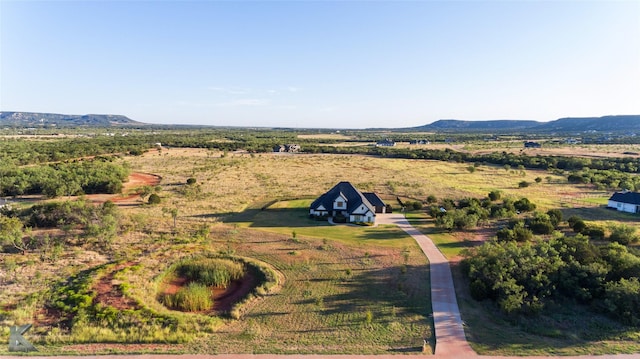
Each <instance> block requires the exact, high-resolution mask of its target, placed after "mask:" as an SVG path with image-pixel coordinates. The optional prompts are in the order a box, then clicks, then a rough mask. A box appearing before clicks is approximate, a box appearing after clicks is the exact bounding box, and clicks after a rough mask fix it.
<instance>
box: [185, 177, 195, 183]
mask: <svg viewBox="0 0 640 359" xmlns="http://www.w3.org/2000/svg"><path fill="white" fill-rule="evenodd" d="M196 182H197V180H196V179H195V178H193V177H189V178H187V184H188V185H194V184H196Z"/></svg>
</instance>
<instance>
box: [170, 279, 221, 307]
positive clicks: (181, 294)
mask: <svg viewBox="0 0 640 359" xmlns="http://www.w3.org/2000/svg"><path fill="white" fill-rule="evenodd" d="M162 301H163V302H164V305H166V306H167V307H170V308H177V309H180V310H184V311H188V312H200V311H206V310H211V308H213V298H212V297H211V290H210V289H209V287H207V286H206V285H204V284H201V283H196V282H192V283H189V284H188V285H187V286H186V287H184V288H181V289H180V290H178V291H177V292H176V293H175V294H166V295H164V296H163V297H162Z"/></svg>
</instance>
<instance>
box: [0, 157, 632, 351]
mask: <svg viewBox="0 0 640 359" xmlns="http://www.w3.org/2000/svg"><path fill="white" fill-rule="evenodd" d="M127 161H128V162H129V163H130V164H131V167H132V169H133V170H134V171H139V172H146V173H154V174H158V175H160V176H161V177H162V182H161V190H160V192H159V193H158V194H159V195H160V197H161V199H162V202H161V203H160V204H159V205H155V206H151V205H146V204H143V203H142V201H140V202H139V203H138V204H137V205H135V204H134V205H127V206H123V207H122V208H121V210H122V212H123V214H124V222H125V224H126V228H127V231H123V233H122V235H121V236H120V237H118V238H117V239H116V240H115V242H114V243H113V244H112V245H111V247H110V251H109V252H108V253H102V252H99V251H87V250H85V248H83V247H77V248H74V249H69V250H67V251H65V252H64V253H62V254H61V256H60V259H59V261H58V262H57V263H54V262H43V263H40V260H39V258H38V255H39V254H38V253H28V254H27V255H26V256H19V257H17V258H18V260H17V263H16V265H17V268H18V269H15V270H14V271H13V272H12V273H11V276H15V280H12V278H9V274H7V275H5V276H3V278H2V279H3V281H2V282H0V323H3V324H7V323H9V321H10V320H13V318H18V319H20V320H28V319H29V318H30V317H33V316H34V315H35V314H34V313H36V312H37V310H38V309H37V305H38V303H37V302H36V303H33V304H32V305H31V306H30V307H27V308H22V307H21V308H20V310H19V311H18V310H15V311H12V310H11V308H12V306H13V305H14V304H15V303H16V302H17V301H18V299H19V298H20V297H25V296H27V295H32V294H34V293H37V292H38V291H41V290H44V289H45V288H46V286H47V284H48V283H49V282H50V281H53V280H54V279H55V278H60V277H62V278H64V277H67V276H69V275H72V274H74V273H77V272H78V271H80V270H84V269H88V268H93V267H95V266H98V265H100V264H104V263H108V262H113V261H115V260H118V261H120V262H123V263H128V262H134V261H141V263H140V266H141V268H142V269H140V270H139V271H136V272H135V273H132V272H127V273H128V274H127V275H128V277H122V278H118V280H119V281H125V282H126V283H128V286H129V287H130V288H132V289H130V290H131V296H132V297H142V296H144V295H145V293H155V288H154V287H153V286H154V285H155V284H154V283H155V282H154V278H155V276H157V275H158V273H160V271H161V270H162V268H164V267H166V266H168V265H170V264H171V263H172V261H174V260H177V259H178V258H179V257H181V256H184V255H186V254H190V253H200V252H203V251H210V252H216V253H218V252H222V253H233V254H235V255H239V256H244V257H252V258H256V259H258V260H261V261H264V262H266V263H268V264H270V265H271V266H273V267H274V268H276V269H277V270H278V271H279V272H280V273H281V274H282V275H283V278H284V282H283V284H282V286H281V288H280V289H279V291H278V292H277V293H274V294H271V295H267V296H266V297H264V298H263V299H261V300H256V301H254V302H251V303H250V304H249V305H248V307H247V309H246V311H245V312H243V313H244V314H243V316H242V317H241V319H240V320H230V319H228V318H225V319H223V320H221V321H219V322H216V323H214V324H211V325H210V329H211V330H210V331H211V333H206V334H199V335H193V336H192V337H190V338H188V339H189V340H187V343H183V344H179V345H174V346H173V347H170V348H168V347H165V346H157V348H159V349H157V351H163V352H166V351H175V350H177V351H178V352H190V353H191V352H192V353H236V352H237V353H291V354H293V353H389V352H413V351H419V350H421V349H422V347H421V346H422V340H423V339H427V340H429V341H430V342H431V343H432V344H433V332H432V328H433V326H432V322H431V319H430V315H431V307H430V299H429V298H430V290H429V271H428V268H429V267H428V263H427V259H426V257H425V256H424V255H423V254H422V253H421V251H420V249H419V248H418V247H417V245H416V243H415V242H414V241H413V240H412V239H411V238H410V237H409V236H407V235H406V234H405V233H404V232H403V231H401V230H399V229H398V228H396V227H394V226H383V225H380V226H377V227H365V226H347V225H339V226H331V225H329V224H328V223H326V222H316V221H313V220H311V219H309V218H308V205H309V204H310V202H311V201H312V200H313V199H314V198H316V197H317V196H318V195H320V194H322V193H323V192H325V191H327V190H328V189H330V188H331V187H332V186H334V185H335V184H336V183H337V182H339V181H351V182H352V183H353V184H354V185H355V186H356V187H358V188H359V189H361V190H363V191H375V192H377V193H379V194H381V196H382V197H383V199H385V200H386V201H387V202H388V203H390V204H392V205H393V206H394V207H395V208H396V209H397V207H398V204H397V202H396V196H397V197H400V198H401V199H402V200H424V199H426V197H427V196H429V195H435V196H436V197H437V198H438V199H443V198H454V199H459V198H463V197H478V198H480V197H484V196H486V195H487V193H488V192H490V191H492V190H501V191H502V193H503V196H510V197H514V198H520V197H527V198H529V199H530V200H531V201H532V202H534V203H536V204H537V205H538V208H539V209H541V210H548V209H552V208H560V209H562V211H563V213H564V215H565V218H567V217H568V216H570V215H572V214H576V215H580V216H582V217H584V218H586V219H588V220H590V221H596V222H598V223H603V224H606V223H616V222H625V223H627V224H632V225H636V226H637V225H638V219H637V217H635V216H633V215H627V214H621V213H618V212H615V211H611V210H606V209H604V208H602V204H603V203H604V202H603V200H604V199H606V198H607V194H606V193H603V192H596V191H594V190H593V189H592V188H590V187H587V186H576V185H572V184H569V183H567V181H566V178H564V177H562V176H558V175H554V174H551V173H548V172H546V171H534V170H526V171H517V170H508V171H507V170H505V169H504V168H502V167H497V166H484V165H481V166H479V167H476V168H475V170H474V171H473V172H471V171H469V170H468V167H469V164H464V163H448V162H438V161H425V160H405V159H383V158H376V157H368V156H357V155H353V156H351V155H305V154H300V155H289V154H246V153H226V154H225V153H223V152H217V151H210V150H203V149H179V148H172V149H169V150H167V149H163V150H162V151H152V152H149V153H147V154H145V155H144V156H139V157H130V158H127ZM190 177H193V178H195V179H196V180H197V183H196V185H193V186H187V185H186V184H185V183H186V180H187V178H190ZM538 177H540V178H542V179H543V180H542V181H541V182H540V183H536V182H535V179H536V178H538ZM521 181H528V182H530V183H531V185H530V186H529V187H526V188H519V186H518V183H519V182H521ZM172 210H173V211H174V212H172ZM171 213H174V214H175V218H174V217H173V215H172V214H171ZM407 217H408V219H409V220H410V221H411V223H412V224H413V225H414V226H415V227H416V228H418V229H419V230H421V231H422V232H423V233H426V234H427V235H429V236H430V237H431V238H432V239H433V240H434V241H435V242H436V244H437V245H438V246H439V248H440V249H441V251H442V252H443V253H444V254H445V256H447V257H448V258H450V259H454V260H456V259H458V258H459V257H460V253H461V251H462V250H464V249H465V248H468V247H470V246H473V245H477V244H479V243H481V242H482V241H483V240H485V239H487V238H490V237H491V236H493V235H494V233H495V229H492V228H480V229H478V230H475V231H469V232H453V233H447V232H441V231H439V230H437V229H436V228H435V227H434V225H433V222H432V220H431V219H430V218H429V217H428V216H427V215H426V214H425V213H423V212H410V213H408V214H407ZM174 220H175V226H174ZM43 268H44V269H43ZM456 273H457V272H456ZM456 280H457V282H456V288H457V290H458V294H459V302H460V306H461V309H462V316H463V320H465V322H466V324H467V329H468V333H467V334H468V336H469V338H470V341H471V343H472V345H473V347H474V348H475V349H476V350H478V351H479V352H481V353H483V354H513V355H529V354H544V353H546V354H555V353H561V354H580V353H583V352H587V351H593V352H598V353H605V352H631V351H638V350H640V348H638V345H637V343H638V340H639V337H638V336H639V335H640V334H639V333H640V332H639V331H638V330H636V329H628V328H621V327H619V326H617V325H616V324H615V323H612V322H610V321H607V320H606V319H603V318H596V319H593V318H589V320H588V321H587V322H586V323H587V325H586V327H584V328H583V327H581V325H580V321H579V319H580V318H581V317H582V316H586V314H585V313H582V312H579V311H578V312H577V313H578V314H577V315H572V314H571V313H565V314H562V315H560V316H559V317H557V318H542V319H540V320H539V321H536V320H535V319H531V318H524V319H522V322H521V323H511V322H504V321H501V319H499V318H500V317H499V316H495V315H494V314H495V313H494V310H495V309H494V308H493V307H492V306H491V305H490V304H489V303H477V302H475V301H472V300H471V299H470V296H469V294H468V293H467V292H466V290H465V288H464V286H463V285H462V283H463V281H462V278H461V277H460V274H459V273H457V274H456ZM9 282H11V283H14V284H8V283H9ZM18 282H21V283H25V284H21V285H20V286H18V285H17V284H15V283H18ZM9 289H11V290H9ZM10 293H13V294H10ZM152 302H153V300H151V301H150V302H149V303H148V305H153V306H154V310H159V311H161V310H162V308H160V307H155V306H156V305H159V304H157V303H152ZM9 312H15V313H9ZM18 312H20V313H18ZM7 313H9V314H7ZM496 318H497V319H496ZM525 319H526V320H525ZM599 325H602V326H604V327H603V328H598V326H599ZM525 327H526V328H525ZM531 328H534V330H533V331H532V330H531ZM535 328H539V329H535ZM545 328H556V329H547V330H545ZM557 328H564V329H562V330H560V329H557ZM525 329H526V330H525ZM557 330H560V332H558V331H557ZM571 331H575V332H576V333H577V334H576V335H572V334H570V332H571ZM599 331H600V332H602V334H601V335H599V336H598V335H596V334H594V333H597V332H599ZM612 333H617V336H616V335H614V334H612ZM0 334H1V335H0V337H2V338H4V336H6V335H8V332H1V331H0ZM88 348H90V349H85V350H86V351H85V352H87V351H90V352H96V351H97V352H100V350H101V349H100V347H98V348H96V347H88ZM105 348H107V347H105ZM2 350H4V348H2V347H0V354H2V353H3V351H2ZM47 350H49V351H48V352H50V353H76V352H78V353H80V352H83V351H82V350H83V349H80V348H78V347H77V346H73V345H68V346H65V345H62V346H60V345H58V346H55V347H50V348H48V349H47V348H46V347H45V350H44V351H45V352H47ZM102 350H104V351H103V352H108V351H109V350H113V349H108V348H107V349H104V348H103V349H102ZM116 350H117V349H116ZM137 350H142V351H145V350H150V351H154V350H155V349H153V348H151V349H149V348H147V349H144V348H143V349H137ZM121 351H127V349H122V350H121Z"/></svg>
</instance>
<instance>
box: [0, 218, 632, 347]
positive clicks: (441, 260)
mask: <svg viewBox="0 0 640 359" xmlns="http://www.w3.org/2000/svg"><path fill="white" fill-rule="evenodd" d="M376 221H377V222H378V224H395V225H397V226H398V227H400V228H401V229H402V230H403V231H405V232H407V234H409V235H410V236H411V237H413V238H414V239H415V240H416V242H417V243H418V245H419V246H420V248H422V251H423V252H424V254H425V255H426V256H427V258H428V259H429V266H430V271H431V301H432V308H433V321H434V326H435V336H436V349H435V355H433V356H428V355H427V356H426V357H430V358H456V359H457V358H479V359H485V358H486V359H489V358H501V359H522V358H526V359H548V358H553V357H551V356H529V357H517V356H511V357H498V356H479V355H478V354H476V353H475V352H474V351H473V349H471V347H470V346H469V343H467V339H466V337H465V335H464V329H463V324H462V319H460V310H459V309H458V301H457V299H456V293H455V288H454V286H453V277H452V276H451V268H450V267H449V262H448V261H447V259H446V258H445V257H444V255H443V254H442V253H441V252H440V250H438V248H437V247H436V246H435V244H433V242H432V241H431V239H429V237H427V236H425V235H424V234H422V233H420V232H419V231H418V230H417V229H415V228H414V227H413V226H412V225H411V224H409V222H408V221H407V220H406V219H405V218H404V215H402V214H384V215H378V216H376ZM399 357H402V356H401V355H282V354H218V355H193V354H185V355H144V354H143V355H99V356H95V355H94V356H64V357H56V358H57V359H128V358H131V359H134V358H135V359H191V358H193V359H293V358H295V359H298V358H300V359H398V358H399ZM5 358H9V359H15V358H16V357H8V356H0V359H5ZM29 358H31V359H50V358H51V357H35V356H33V357H31V356H30V357H29ZM562 359H640V354H616V355H583V356H564V357H562Z"/></svg>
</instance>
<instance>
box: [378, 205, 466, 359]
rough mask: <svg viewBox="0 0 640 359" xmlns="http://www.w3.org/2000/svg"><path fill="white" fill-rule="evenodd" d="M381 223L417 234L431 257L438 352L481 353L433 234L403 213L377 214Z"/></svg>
mask: <svg viewBox="0 0 640 359" xmlns="http://www.w3.org/2000/svg"><path fill="white" fill-rule="evenodd" d="M376 221H377V222H378V223H379V224H395V225H397V226H398V227H400V228H401V229H402V230H403V231H405V232H407V234H409V235H410V236H411V237H413V238H414V239H415V240H416V242H418V245H419V246H420V248H421V249H422V251H423V252H424V254H425V255H426V256H427V258H428V259H429V267H430V273H431V307H432V310H433V324H434V327H435V328H434V330H435V336H436V349H435V354H436V355H438V356H440V355H442V356H453V357H457V358H463V357H464V358H468V357H472V356H476V355H477V354H476V353H475V352H474V351H473V349H471V346H469V343H467V338H466V337H465V335H464V329H463V327H462V319H461V318H460V310H459V309H458V301H457V299H456V291H455V288H454V286H453V277H452V276H451V268H450V267H449V261H448V260H447V258H445V256H444V255H443V254H442V253H441V252H440V250H439V249H438V248H437V247H436V245H435V244H433V241H431V239H429V237H427V236H425V235H424V234H422V233H420V231H418V230H417V229H415V228H414V227H413V226H412V225H410V224H409V222H408V221H407V220H406V219H405V218H404V215H402V214H383V215H377V216H376Z"/></svg>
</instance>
